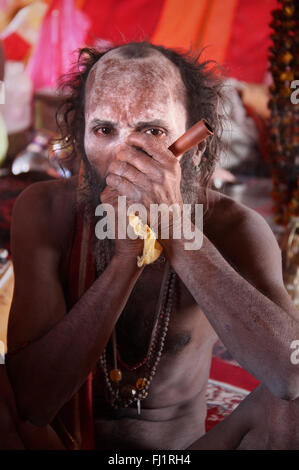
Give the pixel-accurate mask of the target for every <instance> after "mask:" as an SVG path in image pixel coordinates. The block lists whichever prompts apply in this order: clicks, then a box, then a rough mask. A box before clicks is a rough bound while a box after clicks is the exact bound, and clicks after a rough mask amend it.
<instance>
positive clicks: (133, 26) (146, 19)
mask: <svg viewBox="0 0 299 470" xmlns="http://www.w3.org/2000/svg"><path fill="white" fill-rule="evenodd" d="M163 4H164V0H130V1H129V2H128V0H108V1H105V2H100V3H99V2H98V0H88V1H87V0H86V1H85V2H84V3H83V5H82V7H81V9H82V11H84V12H85V13H86V14H87V15H88V16H89V18H90V19H91V21H92V26H91V29H90V31H89V35H88V39H87V41H88V43H89V44H93V43H94V39H104V40H106V41H111V42H112V43H115V44H122V43H125V42H129V41H142V40H150V38H151V36H152V34H153V32H154V30H155V27H156V24H157V22H158V19H159V16H160V12H161V9H162V6H163Z"/></svg>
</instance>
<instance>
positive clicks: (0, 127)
mask: <svg viewBox="0 0 299 470" xmlns="http://www.w3.org/2000/svg"><path fill="white" fill-rule="evenodd" d="M0 93H1V90H0ZM7 149H8V138H7V132H6V128H5V124H4V120H3V118H2V116H1V113H0V165H1V163H2V162H3V160H4V158H5V156H6V153H7Z"/></svg>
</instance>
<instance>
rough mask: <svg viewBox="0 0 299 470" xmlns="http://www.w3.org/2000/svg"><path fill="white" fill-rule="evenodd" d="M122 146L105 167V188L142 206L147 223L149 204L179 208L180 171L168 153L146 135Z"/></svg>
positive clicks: (180, 198)
mask: <svg viewBox="0 0 299 470" xmlns="http://www.w3.org/2000/svg"><path fill="white" fill-rule="evenodd" d="M126 144H127V145H126V146H125V147H123V148H122V149H120V150H119V152H118V153H117V156H116V160H114V161H113V162H112V163H111V165H110V167H109V170H108V174H107V178H106V181H107V185H108V187H110V188H111V189H113V190H114V191H116V194H118V195H121V196H126V197H127V199H128V200H129V201H131V203H139V204H142V205H143V206H144V207H145V209H146V211H147V221H148V223H149V214H150V207H151V205H152V204H157V205H160V204H162V203H163V204H166V205H167V207H170V206H171V205H172V204H178V207H180V208H181V207H182V204H183V202H182V195H181V191H180V181H181V167H180V163H179V161H178V159H177V158H176V157H174V155H173V154H172V152H171V151H170V150H168V149H167V148H166V147H163V145H161V143H160V142H159V141H158V140H157V138H156V137H154V136H150V135H135V134H132V135H131V136H129V137H128V139H127V141H126ZM157 222H158V221H157ZM157 228H158V230H159V228H160V225H159V222H158V225H157ZM159 234H160V231H159V233H158V235H159Z"/></svg>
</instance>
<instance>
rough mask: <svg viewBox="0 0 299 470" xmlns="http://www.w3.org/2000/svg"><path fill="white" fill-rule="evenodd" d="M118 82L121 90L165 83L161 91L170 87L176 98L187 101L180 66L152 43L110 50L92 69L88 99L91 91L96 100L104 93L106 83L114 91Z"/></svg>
mask: <svg viewBox="0 0 299 470" xmlns="http://www.w3.org/2000/svg"><path fill="white" fill-rule="evenodd" d="M116 83H117V84H118V87H117V88H118V92H120V91H121V92H123V93H128V92H131V91H132V90H134V89H135V90H136V89H140V87H143V88H144V89H147V90H149V89H150V88H153V87H154V88H156V87H161V92H162V91H163V89H164V91H165V92H166V90H168V93H171V94H172V95H173V97H174V99H179V100H180V101H181V102H182V103H183V104H184V105H185V103H186V90H185V86H184V84H183V81H182V78H181V75H180V71H179V69H178V68H177V67H176V65H175V64H173V63H172V62H171V61H170V60H169V59H168V58H167V57H165V56H164V55H163V54H162V53H161V52H159V51H157V50H156V49H153V48H150V47H147V48H144V49H142V50H141V51H140V50H139V49H136V48H135V49H132V47H131V46H130V45H125V46H121V47H119V48H116V49H113V50H111V51H109V52H107V53H106V54H105V55H104V56H103V57H102V58H101V59H100V60H99V61H98V62H97V63H96V64H95V65H94V66H93V67H92V69H91V71H90V73H89V76H88V79H87V83H86V101H90V100H89V99H88V94H91V95H92V101H93V99H94V97H95V96H96V95H98V94H99V93H101V90H102V89H103V88H102V87H103V84H105V90H106V92H108V91H109V88H111V91H112V92H113V87H115V84H116ZM109 84H110V85H109ZM90 92H91V93H90ZM89 98H90V97H89Z"/></svg>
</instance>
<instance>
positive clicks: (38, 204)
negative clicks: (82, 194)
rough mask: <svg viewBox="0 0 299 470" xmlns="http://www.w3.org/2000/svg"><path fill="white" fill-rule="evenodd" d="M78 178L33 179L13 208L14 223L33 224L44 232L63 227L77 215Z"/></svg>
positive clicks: (34, 227)
mask: <svg viewBox="0 0 299 470" xmlns="http://www.w3.org/2000/svg"><path fill="white" fill-rule="evenodd" d="M75 207H76V179H75V178H70V179H69V180H66V179H61V180H49V181H41V182H37V183H33V184H32V185H30V186H29V187H28V188H26V189H25V190H24V191H23V192H22V193H21V194H20V196H19V197H18V198H17V200H16V202H15V205H14V208H13V220H12V222H13V227H17V228H18V227H20V228H21V229H22V230H23V229H25V227H29V226H30V227H32V231H33V230H35V229H36V230H38V232H39V233H40V234H41V235H44V233H45V232H47V233H48V234H49V235H50V234H51V231H52V230H53V231H54V232H55V234H56V235H58V236H59V234H58V233H57V232H58V231H59V232H60V231H62V230H63V227H64V226H65V225H66V224H68V223H69V222H70V221H71V219H72V218H73V215H74V210H75Z"/></svg>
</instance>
